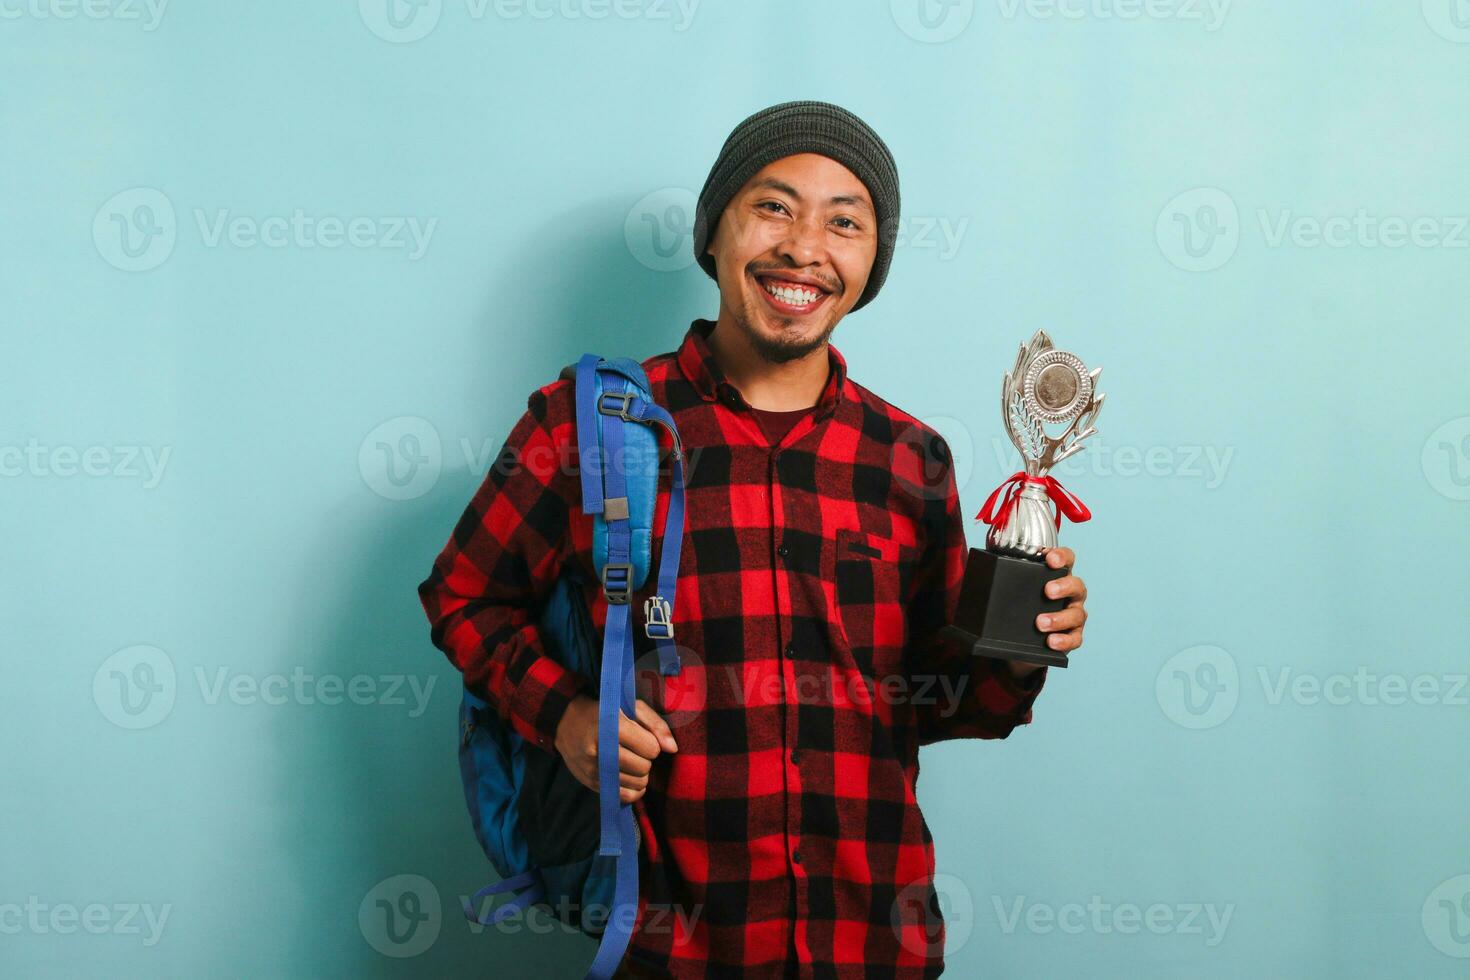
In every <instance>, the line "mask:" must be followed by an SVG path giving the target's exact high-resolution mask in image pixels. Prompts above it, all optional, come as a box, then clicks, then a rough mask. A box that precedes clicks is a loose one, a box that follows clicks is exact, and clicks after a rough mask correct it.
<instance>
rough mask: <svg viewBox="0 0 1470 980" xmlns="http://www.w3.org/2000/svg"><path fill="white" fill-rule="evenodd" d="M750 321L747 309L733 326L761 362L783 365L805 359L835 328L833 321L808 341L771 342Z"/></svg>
mask: <svg viewBox="0 0 1470 980" xmlns="http://www.w3.org/2000/svg"><path fill="white" fill-rule="evenodd" d="M757 315H759V314H757ZM751 319H752V318H751V316H750V311H749V309H748V308H747V309H745V310H741V311H740V313H739V314H737V315H736V316H735V325H736V326H738V327H739V328H740V332H741V333H743V334H744V335H745V339H746V340H748V341H749V342H750V346H751V348H752V349H753V350H754V351H755V352H756V353H757V354H759V355H760V356H761V358H762V359H763V360H766V361H769V362H770V363H772V364H785V363H786V362H787V361H794V360H797V359H798V358H802V357H806V356H807V355H808V354H810V353H811V352H812V351H814V350H816V349H817V348H819V347H821V346H822V345H823V344H825V343H826V342H827V338H828V337H830V336H831V335H832V330H833V328H834V327H836V326H837V323H836V322H835V321H834V322H832V323H829V324H827V328H826V329H825V330H823V331H822V332H821V333H820V334H818V335H817V336H815V337H813V338H812V339H810V340H797V341H788V340H772V339H771V338H770V337H767V336H766V335H765V334H763V333H761V332H760V331H759V330H757V329H756V328H755V327H754V326H752V325H751Z"/></svg>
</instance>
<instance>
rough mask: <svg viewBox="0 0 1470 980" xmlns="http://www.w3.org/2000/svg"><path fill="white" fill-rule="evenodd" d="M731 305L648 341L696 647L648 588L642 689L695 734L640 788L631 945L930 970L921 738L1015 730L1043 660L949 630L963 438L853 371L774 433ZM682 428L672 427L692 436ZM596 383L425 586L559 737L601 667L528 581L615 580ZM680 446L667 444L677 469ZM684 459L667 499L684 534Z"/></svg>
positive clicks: (720, 962)
mask: <svg viewBox="0 0 1470 980" xmlns="http://www.w3.org/2000/svg"><path fill="white" fill-rule="evenodd" d="M713 326H714V324H713V323H712V322H711V321H708V320H696V321H694V323H693V324H692V325H691V327H690V329H689V331H688V333H687V334H686V336H685V338H684V341H683V343H682V344H681V345H680V347H679V349H678V350H677V351H674V352H670V353H665V354H659V355H657V356H654V357H650V358H648V359H647V360H645V361H643V362H642V363H643V367H644V368H645V370H646V371H647V373H648V379H649V383H650V386H651V390H652V394H653V397H654V400H655V401H657V402H658V403H659V404H660V405H662V406H664V407H665V408H666V409H668V410H669V412H670V413H672V415H673V417H674V420H675V422H676V424H677V426H678V429H679V434H680V437H681V438H682V440H683V443H684V446H685V449H686V452H687V456H688V458H687V462H686V466H687V480H688V498H687V499H688V504H687V511H688V524H687V528H686V531H685V536H684V547H683V553H682V555H681V560H680V566H679V584H678V595H677V599H676V604H675V608H674V624H675V638H676V640H677V642H678V645H679V652H680V655H681V658H682V660H683V671H682V672H681V674H680V675H679V676H677V677H663V676H660V675H659V673H658V671H657V656H656V653H655V651H654V647H653V641H652V640H649V639H648V638H647V637H646V636H645V635H644V633H643V629H642V614H641V610H642V602H643V599H644V598H646V597H647V596H648V595H649V594H651V590H652V589H653V587H654V584H655V583H654V576H653V575H652V574H650V575H649V580H648V582H647V583H646V584H645V586H644V587H643V588H642V589H641V590H639V591H638V592H637V593H636V594H635V597H634V600H633V605H632V609H633V610H634V611H635V613H634V620H635V628H634V638H635V650H636V653H637V655H638V657H639V660H638V664H639V697H640V698H642V699H644V700H646V701H648V702H649V703H650V704H651V705H652V706H654V707H655V708H657V709H658V710H659V712H660V713H661V714H662V715H663V716H664V717H665V718H666V719H667V721H668V723H669V725H670V727H671V728H672V730H673V732H674V737H675V739H676V740H677V741H678V743H679V750H678V752H676V753H663V754H661V755H660V756H659V758H658V759H657V760H656V761H655V763H654V767H653V772H652V775H651V777H650V780H649V786H648V791H647V793H646V794H645V795H644V796H643V798H642V799H641V800H639V801H638V803H636V804H635V805H634V810H635V814H636V817H637V820H638V824H639V829H640V830H641V832H642V840H643V846H642V849H641V851H640V853H639V863H640V882H641V885H640V899H639V912H638V919H637V924H636V926H635V931H634V934H633V939H632V945H631V948H630V950H629V954H628V957H627V962H628V963H630V964H632V965H636V966H639V967H644V968H647V969H649V970H651V971H653V972H655V973H667V974H671V975H673V976H678V977H695V976H700V977H704V976H731V977H733V976H763V977H780V976H785V975H800V976H803V977H807V976H816V977H848V976H867V975H883V976H900V977H908V976H913V977H918V976H933V975H935V974H937V973H938V972H939V970H940V969H941V968H942V965H943V920H942V917H941V916H940V914H939V912H938V904H937V900H936V896H935V895H934V889H933V887H932V884H931V882H932V878H933V874H934V848H933V841H932V838H931V836H930V833H929V828H928V826H927V824H926V823H925V822H924V818H923V816H922V814H921V813H920V812H919V805H918V802H917V799H916V797H915V783H916V780H917V778H918V773H919V765H918V752H919V747H920V746H921V745H925V744H928V743H930V742H935V741H939V740H941V739H950V738H1005V737H1006V736H1007V735H1008V734H1010V732H1011V730H1012V729H1013V728H1014V727H1015V726H1017V725H1024V724H1027V723H1029V722H1030V721H1031V703H1032V701H1033V700H1034V699H1035V697H1036V695H1037V693H1038V692H1039V691H1040V689H1041V686H1042V684H1043V683H1044V682H1045V673H1046V671H1045V669H1043V670H1040V671H1038V672H1037V673H1036V674H1035V675H1033V677H1032V678H1031V679H1030V683H1029V684H1024V685H1023V684H1020V683H1018V682H1017V681H1016V680H1015V679H1014V678H1013V677H1012V676H1011V674H1010V672H1009V671H1008V669H1007V668H1006V667H1005V665H1004V664H1003V663H1001V662H999V661H995V660H988V659H984V658H972V657H970V656H969V655H968V654H966V653H962V652H959V651H956V650H953V649H951V648H950V647H949V646H948V645H947V644H944V643H942V642H940V640H939V638H938V630H939V629H940V627H941V626H942V625H943V624H944V623H945V622H947V621H949V620H951V619H952V617H953V615H954V611H955V608H956V606H957V605H958V601H959V591H960V583H961V580H962V578H963V572H964V564H965V559H966V555H967V551H968V549H967V545H966V542H965V529H964V520H963V517H962V514H961V511H960V500H959V494H958V492H957V490H956V486H955V480H954V474H953V467H952V465H951V461H950V456H949V452H948V447H947V445H946V444H945V442H944V440H943V439H942V437H940V436H939V435H938V433H936V432H935V431H934V430H932V429H931V428H929V427H927V426H925V425H923V424H922V423H920V422H919V421H918V420H916V419H915V418H913V417H912V416H910V415H908V414H906V413H904V412H902V411H900V410H899V409H897V408H895V407H894V406H892V405H890V404H889V403H887V402H886V401H884V400H883V399H881V398H879V397H878V396H877V395H875V394H873V393H872V392H870V391H868V390H867V389H866V388H863V387H862V386H861V385H858V384H857V383H855V382H853V381H852V380H850V379H849V378H848V377H847V371H846V368H847V365H846V361H845V360H844V359H843V357H842V355H841V354H840V353H838V351H837V349H836V348H835V347H832V346H831V345H830V344H829V345H828V348H827V350H828V361H829V364H830V367H831V370H830V374H829V377H828V380H827V384H826V387H825V389H824V390H823V392H822V395H821V399H820V401H819V403H818V404H817V406H816V407H815V409H814V411H812V412H811V414H810V415H807V416H803V417H802V418H800V420H799V421H797V423H796V425H795V426H794V427H793V428H792V429H791V430H790V431H789V432H788V433H787V434H786V435H785V437H784V438H782V439H781V440H780V442H779V444H777V445H774V446H772V445H770V444H769V443H768V441H767V439H766V438H765V435H764V433H763V431H762V428H761V427H760V425H759V424H758V423H757V419H756V417H755V416H754V414H753V413H752V410H751V407H750V406H749V405H748V404H747V403H746V402H745V400H744V399H743V398H742V397H741V395H740V393H739V391H738V390H736V389H735V387H734V386H733V385H731V384H730V383H729V382H728V381H727V380H725V377H724V375H723V374H722V372H721V371H720V368H719V366H718V364H717V363H716V362H715V360H714V358H713V356H712V353H711V350H710V347H709V344H708V342H707V337H708V333H709V331H710V330H711V329H713ZM658 431H660V439H661V440H662V444H663V445H664V446H665V448H668V447H669V445H670V442H669V440H668V437H667V434H666V433H662V430H658ZM575 446H576V413H575V406H574V402H573V385H572V382H571V381H570V380H567V379H558V380H556V381H553V382H552V383H551V384H548V385H546V386H544V387H542V388H540V389H539V390H537V391H536V392H535V393H533V394H532V395H531V396H530V399H529V403H528V409H527V411H526V413H525V414H524V415H522V416H521V418H520V420H519V421H518V422H517V423H516V425H515V427H514V428H513V429H512V431H511V433H510V437H509V439H508V440H507V443H506V446H505V448H504V450H503V451H502V453H501V455H500V457H499V459H498V460H497V463H496V465H494V466H492V467H491V470H490V472H489V473H488V475H487V476H486V478H485V481H484V483H483V485H482V486H481V487H480V489H479V490H478V492H477V493H476V494H475V497H474V499H473V501H472V502H471V503H470V505H469V508H468V509H467V510H466V511H465V514H464V516H463V518H462V519H461V520H460V522H459V525H458V527H457V528H456V529H455V531H454V535H453V537H452V538H451V539H450V541H449V543H448V545H446V547H445V548H444V551H443V552H442V553H441V554H440V555H439V556H438V558H437V560H436V561H435V563H434V567H433V570H432V572H431V574H430V575H429V577H428V579H427V580H426V581H425V582H424V583H423V584H422V585H421V586H420V588H419V592H420V596H421V598H422V600H423V604H424V608H425V610H426V611H427V613H428V616H429V620H430V622H431V624H432V627H433V629H432V637H433V641H434V643H435V645H436V646H438V647H439V648H440V649H442V650H444V651H445V652H446V653H447V654H448V655H449V657H450V658H451V659H452V660H453V662H454V663H455V665H456V666H458V667H459V669H460V670H462V671H463V672H464V675H465V680H466V683H467V684H468V685H469V686H470V687H471V689H472V690H474V691H475V692H476V693H478V694H480V695H481V696H482V697H485V698H487V700H489V701H490V702H491V703H492V704H494V705H495V707H496V709H497V710H498V711H499V712H500V714H501V715H502V716H503V717H504V718H506V719H507V720H508V721H509V723H510V724H512V725H513V726H514V727H515V730H516V731H518V732H519V733H521V734H522V735H523V736H525V738H526V739H527V740H529V741H530V742H532V743H533V744H535V745H537V746H540V747H541V748H543V749H545V750H546V751H555V749H554V748H553V737H554V734H555V731H556V726H557V723H558V721H559V720H560V719H561V716H562V712H563V711H564V710H565V708H566V706H567V704H568V702H569V701H570V700H571V699H572V698H573V697H574V696H576V695H577V694H578V693H586V694H588V695H590V696H592V697H596V696H597V689H596V687H595V686H594V685H593V684H592V683H591V682H590V681H589V680H588V679H587V678H584V677H582V676H581V675H579V674H575V673H572V672H569V671H568V670H566V669H565V668H563V667H562V666H560V665H559V664H558V663H557V662H556V661H554V660H552V659H551V658H550V657H549V656H547V655H545V653H544V648H543V646H542V642H541V637H540V633H539V628H538V627H537V626H536V624H535V621H534V616H533V611H532V610H533V607H534V604H535V602H536V601H537V599H538V598H539V597H542V596H544V595H546V594H547V592H548V591H549V590H550V589H551V586H552V583H553V582H554V581H555V580H556V578H557V576H558V575H559V574H560V572H561V570H562V568H563V567H564V565H565V564H566V563H568V562H574V563H576V565H577V566H578V567H580V569H581V570H582V572H583V573H584V576H585V579H586V581H588V582H589V583H591V584H589V585H588V587H587V592H586V598H587V602H588V607H589V608H590V609H591V610H592V616H593V622H594V623H595V624H596V625H597V627H598V628H599V630H600V629H601V627H602V626H603V624H604V623H605V621H606V616H607V603H606V600H605V599H604V598H603V595H602V591H601V587H600V586H599V585H598V584H596V583H597V576H596V575H595V574H594V570H593V566H592V518H591V517H590V516H588V515H585V514H583V513H582V512H581V510H580V508H579V501H580V497H581V494H580V484H579V476H578V470H577V468H576V465H575V460H576V455H575ZM666 470H667V468H666ZM667 488H668V477H667V472H666V474H665V476H664V477H663V480H662V482H661V484H660V493H659V498H658V507H657V512H656V514H655V518H654V529H655V538H654V544H653V553H654V555H655V556H657V555H658V554H660V553H661V548H662V534H661V530H662V527H663V519H664V512H665V510H666V509H667V503H668V489H667Z"/></svg>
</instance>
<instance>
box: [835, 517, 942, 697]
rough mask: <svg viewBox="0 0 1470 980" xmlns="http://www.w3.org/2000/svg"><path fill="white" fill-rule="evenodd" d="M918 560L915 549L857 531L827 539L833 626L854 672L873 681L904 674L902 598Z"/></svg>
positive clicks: (843, 531) (841, 531) (904, 614)
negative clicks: (851, 657)
mask: <svg viewBox="0 0 1470 980" xmlns="http://www.w3.org/2000/svg"><path fill="white" fill-rule="evenodd" d="M918 559H919V549H918V548H916V547H913V546H911V545H906V544H902V543H900V542H898V541H897V540H895V539H893V538H886V537H883V536H882V535H878V534H873V533H871V532H868V531H861V530H858V529H856V528H840V529H838V531H837V532H836V534H835V535H834V537H833V539H832V542H831V547H830V549H829V557H828V562H829V563H830V565H829V568H828V569H827V571H828V573H829V575H830V581H831V582H832V583H833V590H832V591H833V597H834V599H835V608H834V609H833V610H832V614H833V626H834V627H835V628H836V630H837V632H838V633H839V635H840V636H841V638H842V639H843V640H844V641H845V642H846V645H847V647H848V649H850V650H851V651H852V656H853V660H854V661H855V662H856V666H857V668H858V669H859V670H860V671H862V673H864V674H865V675H867V676H869V677H872V678H874V679H877V680H881V679H882V678H884V677H887V676H891V675H895V674H902V673H903V649H904V644H905V642H906V641H907V639H908V610H907V599H908V593H909V587H910V585H911V583H912V581H913V575H914V571H915V569H916V568H917V566H918Z"/></svg>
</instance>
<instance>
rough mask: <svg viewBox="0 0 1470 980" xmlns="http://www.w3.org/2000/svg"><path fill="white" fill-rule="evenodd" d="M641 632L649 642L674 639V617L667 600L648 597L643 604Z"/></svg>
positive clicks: (658, 597) (660, 597)
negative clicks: (646, 635)
mask: <svg viewBox="0 0 1470 980" xmlns="http://www.w3.org/2000/svg"><path fill="white" fill-rule="evenodd" d="M643 618H644V619H645V620H646V622H645V623H644V624H643V632H645V633H647V634H648V638H649V639H650V640H672V639H673V638H674V616H673V612H672V610H670V609H669V600H667V599H665V598H664V597H663V596H661V595H656V596H649V597H648V598H647V599H646V600H644V603H643Z"/></svg>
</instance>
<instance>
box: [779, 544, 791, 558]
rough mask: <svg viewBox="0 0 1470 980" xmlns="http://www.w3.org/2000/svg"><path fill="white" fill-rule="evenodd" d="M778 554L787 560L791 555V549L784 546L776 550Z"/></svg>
mask: <svg viewBox="0 0 1470 980" xmlns="http://www.w3.org/2000/svg"><path fill="white" fill-rule="evenodd" d="M776 554H778V555H780V556H781V557H782V558H785V557H786V556H787V555H789V554H791V549H790V548H788V547H786V545H784V544H783V545H781V546H780V547H778V548H777V549H776Z"/></svg>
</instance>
